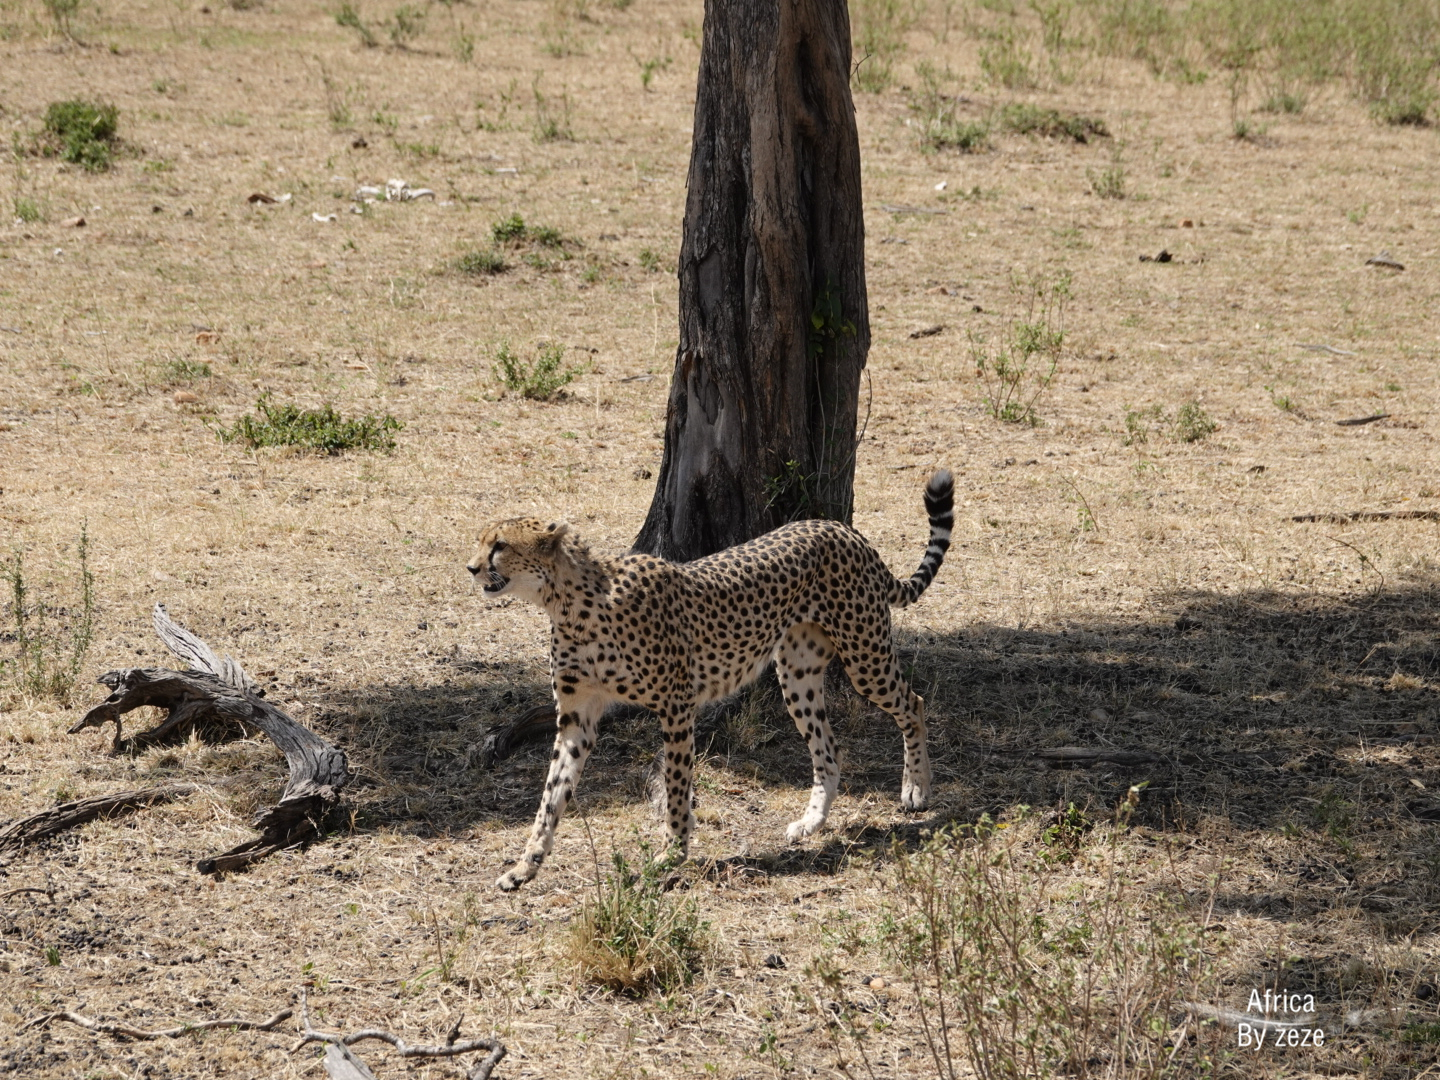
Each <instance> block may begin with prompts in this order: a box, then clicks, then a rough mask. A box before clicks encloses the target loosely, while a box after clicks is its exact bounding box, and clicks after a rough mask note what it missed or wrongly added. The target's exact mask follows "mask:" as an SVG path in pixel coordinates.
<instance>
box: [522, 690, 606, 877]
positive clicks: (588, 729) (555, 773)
mask: <svg viewBox="0 0 1440 1080" xmlns="http://www.w3.org/2000/svg"><path fill="white" fill-rule="evenodd" d="M575 691H576V692H574V693H567V694H565V695H563V698H562V696H561V695H559V694H557V695H556V698H557V706H556V712H557V714H558V720H557V722H556V727H557V731H556V734H555V749H554V751H552V752H551V754H550V774H549V775H548V776H547V777H546V778H545V792H544V794H542V795H541V796H540V809H539V811H538V812H537V813H536V815H535V827H534V828H533V829H531V831H530V842H529V843H527V844H526V845H525V853H524V854H523V855H521V856H520V858H519V860H518V861H517V862H516V863H515V865H514V866H512V867H511V868H510V869H509V870H507V871H505V873H503V874H501V875H500V879H499V880H498V881H496V882H495V884H496V885H497V886H499V888H500V890H501V891H502V892H512V891H514V890H515V889H518V888H519V887H520V886H521V885H524V884H525V883H526V882H527V881H529V880H530V879H531V878H533V877H534V876H535V874H536V872H537V871H539V869H540V864H541V863H542V862H544V861H545V857H546V856H547V855H549V854H550V849H551V847H552V846H553V845H554V843H555V826H556V825H558V824H559V823H560V818H561V817H562V816H564V814H565V807H566V805H567V804H568V803H569V802H570V797H571V796H572V795H573V794H574V793H575V787H576V785H577V784H579V783H580V773H581V772H582V771H583V770H584V768H585V759H586V758H588V757H589V756H590V751H591V750H592V749H594V747H595V735H596V731H597V729H598V728H599V724H600V714H601V713H602V712H603V711H604V708H605V698H604V697H603V696H602V695H600V694H598V693H596V692H595V691H593V690H590V689H589V688H586V687H584V686H577V687H575Z"/></svg>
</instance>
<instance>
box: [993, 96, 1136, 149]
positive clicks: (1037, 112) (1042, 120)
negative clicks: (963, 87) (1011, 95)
mask: <svg viewBox="0 0 1440 1080" xmlns="http://www.w3.org/2000/svg"><path fill="white" fill-rule="evenodd" d="M1000 123H1001V124H1002V125H1003V126H1004V127H1005V128H1006V130H1008V131H1013V132H1015V133H1016V134H1017V135H1043V136H1045V137H1046V138H1049V139H1071V140H1073V141H1074V142H1077V143H1088V142H1089V141H1090V139H1091V138H1092V137H1095V136H1099V137H1101V138H1104V137H1105V136H1108V135H1109V134H1110V131H1109V129H1108V128H1106V126H1105V121H1103V120H1098V119H1096V118H1094V117H1091V116H1079V115H1077V114H1075V113H1062V112H1060V111H1059V110H1058V109H1046V108H1042V107H1041V106H1039V105H1032V104H1030V103H1028V102H1020V101H1016V102H1012V103H1011V104H1009V105H1006V106H1005V108H1003V109H1001V110H1000Z"/></svg>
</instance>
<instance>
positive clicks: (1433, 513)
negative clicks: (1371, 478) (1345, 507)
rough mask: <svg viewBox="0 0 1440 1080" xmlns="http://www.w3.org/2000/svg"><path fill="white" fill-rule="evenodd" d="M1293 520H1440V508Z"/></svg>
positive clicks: (1299, 516) (1341, 522)
mask: <svg viewBox="0 0 1440 1080" xmlns="http://www.w3.org/2000/svg"><path fill="white" fill-rule="evenodd" d="M1290 520H1291V521H1310V522H1315V521H1323V522H1325V523H1327V524H1330V525H1346V524H1349V523H1350V522H1352V521H1440V510H1356V511H1354V512H1352V513H1349V514H1296V515H1295V516H1293V517H1292V518H1291V519H1290Z"/></svg>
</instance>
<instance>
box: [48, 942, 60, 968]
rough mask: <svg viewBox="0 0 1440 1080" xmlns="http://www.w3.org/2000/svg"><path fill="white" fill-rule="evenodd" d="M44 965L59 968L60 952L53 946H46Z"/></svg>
mask: <svg viewBox="0 0 1440 1080" xmlns="http://www.w3.org/2000/svg"><path fill="white" fill-rule="evenodd" d="M45 963H46V964H48V965H49V966H50V967H59V966H60V950H59V949H57V948H56V947H55V946H54V945H48V946H46V948H45Z"/></svg>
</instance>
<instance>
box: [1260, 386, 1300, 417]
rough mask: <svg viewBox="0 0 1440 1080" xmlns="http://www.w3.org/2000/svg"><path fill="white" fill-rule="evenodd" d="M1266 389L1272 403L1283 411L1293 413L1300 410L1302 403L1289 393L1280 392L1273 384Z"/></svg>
mask: <svg viewBox="0 0 1440 1080" xmlns="http://www.w3.org/2000/svg"><path fill="white" fill-rule="evenodd" d="M1265 391H1266V393H1268V394H1269V395H1270V404H1271V405H1274V406H1275V407H1276V408H1277V409H1279V410H1280V411H1281V412H1288V413H1293V412H1299V411H1300V403H1299V402H1297V401H1296V400H1294V399H1293V398H1292V397H1290V396H1289V395H1288V394H1281V393H1278V392H1277V391H1276V389H1275V387H1273V386H1267V387H1265Z"/></svg>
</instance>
